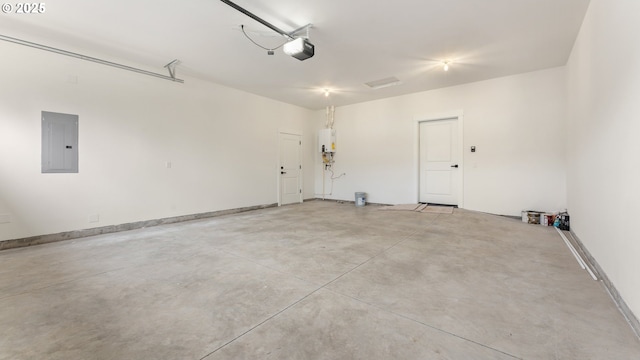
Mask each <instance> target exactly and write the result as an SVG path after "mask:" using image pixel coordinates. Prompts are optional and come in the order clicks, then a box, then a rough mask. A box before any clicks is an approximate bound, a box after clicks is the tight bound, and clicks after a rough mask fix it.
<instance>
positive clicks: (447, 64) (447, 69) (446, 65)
mask: <svg viewBox="0 0 640 360" xmlns="http://www.w3.org/2000/svg"><path fill="white" fill-rule="evenodd" d="M443 63H444V66H443V69H444V71H449V61H444V62H443Z"/></svg>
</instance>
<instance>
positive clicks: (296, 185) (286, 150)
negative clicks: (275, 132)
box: [278, 133, 302, 205]
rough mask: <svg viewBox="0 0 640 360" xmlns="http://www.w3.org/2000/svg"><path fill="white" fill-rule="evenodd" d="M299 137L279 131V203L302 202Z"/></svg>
mask: <svg viewBox="0 0 640 360" xmlns="http://www.w3.org/2000/svg"><path fill="white" fill-rule="evenodd" d="M301 138H302V137H301V136H300V135H294V134H286V133H280V169H279V170H278V171H279V174H280V175H279V183H280V185H279V186H280V205H286V204H293V203H300V202H302V162H301V161H300V159H301V148H302V141H301Z"/></svg>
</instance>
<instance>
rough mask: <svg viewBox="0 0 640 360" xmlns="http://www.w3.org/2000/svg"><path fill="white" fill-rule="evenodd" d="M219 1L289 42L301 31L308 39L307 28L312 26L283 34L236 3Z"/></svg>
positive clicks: (224, 0)
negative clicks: (304, 31) (305, 33)
mask: <svg viewBox="0 0 640 360" xmlns="http://www.w3.org/2000/svg"><path fill="white" fill-rule="evenodd" d="M220 1H222V2H223V3H225V4H227V5H229V6H231V7H232V8H234V9H236V10H238V11H239V12H241V13H243V14H245V15H247V16H248V17H250V18H252V19H253V20H255V21H257V22H259V23H260V24H262V25H264V26H266V27H268V28H269V29H271V30H273V31H275V32H277V33H278V34H280V35H282V36H284V37H286V38H287V39H289V40H295V39H296V38H295V37H294V36H295V35H296V34H297V33H299V32H301V31H303V30H306V31H307V36H306V37H307V38H309V28H310V27H312V26H313V25H312V24H307V25H305V26H303V27H300V28H298V29H296V30H293V31H292V32H290V33H288V32H285V31H284V30H282V29H280V28H279V27H277V26H275V25H273V24H271V23H270V22H267V21H266V20H264V19H262V18H261V17H259V16H258V15H255V14H254V13H252V12H250V11H249V10H246V9H245V8H243V7H241V6H240V5H238V4H236V3H234V2H232V1H229V0H220Z"/></svg>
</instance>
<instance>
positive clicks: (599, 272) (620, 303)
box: [569, 231, 640, 339]
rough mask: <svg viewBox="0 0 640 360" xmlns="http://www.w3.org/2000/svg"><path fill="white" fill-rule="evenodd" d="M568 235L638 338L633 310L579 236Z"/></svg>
mask: <svg viewBox="0 0 640 360" xmlns="http://www.w3.org/2000/svg"><path fill="white" fill-rule="evenodd" d="M569 235H570V236H569V241H570V242H571V243H572V244H573V247H574V248H575V249H576V251H578V253H579V254H580V256H581V257H582V259H583V260H585V263H586V265H587V266H588V267H589V268H590V269H591V271H593V272H594V274H595V275H596V277H597V278H598V279H601V280H602V284H603V285H604V287H605V289H607V291H608V292H609V295H610V296H611V299H613V301H614V302H615V304H616V306H617V307H618V310H620V312H621V313H622V316H624V318H625V319H626V320H627V323H628V324H629V326H631V329H632V330H633V332H634V333H635V334H636V336H637V337H638V338H639V339H640V321H638V318H637V317H636V316H635V314H634V313H633V311H631V309H629V306H627V303H626V302H624V299H623V298H622V296H620V293H619V292H618V290H617V289H616V287H615V286H614V285H613V283H612V282H611V280H609V277H608V276H607V274H606V273H605V272H604V270H603V269H602V268H601V267H600V264H598V262H597V261H596V259H595V258H594V257H593V256H592V255H591V253H589V250H587V249H586V248H585V246H584V244H583V243H582V241H581V240H580V238H579V237H578V236H577V235H576V234H575V233H574V232H573V231H570V232H569Z"/></svg>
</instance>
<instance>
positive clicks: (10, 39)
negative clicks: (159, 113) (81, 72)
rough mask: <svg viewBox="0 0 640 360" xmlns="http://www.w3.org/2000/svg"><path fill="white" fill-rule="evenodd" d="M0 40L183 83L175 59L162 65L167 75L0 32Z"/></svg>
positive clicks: (177, 62)
mask: <svg viewBox="0 0 640 360" xmlns="http://www.w3.org/2000/svg"><path fill="white" fill-rule="evenodd" d="M0 40H4V41H8V42H11V43H14V44H18V45H24V46H28V47H32V48H35V49H40V50H45V51H49V52H52V53H56V54H60V55H66V56H71V57H74V58H77V59H81V60H86V61H91V62H94V63H98V64H102V65H107V66H111V67H115V68H118V69H122V70H128V71H132V72H135V73H138V74H143V75H148V76H153V77H157V78H160V79H164V80H169V81H173V82H177V83H181V84H182V83H184V80H182V79H178V78H176V76H175V68H176V65H178V64H179V63H180V62H179V61H178V60H177V59H176V60H173V61H172V62H170V63H168V64H167V65H165V66H164V67H165V68H167V70H169V76H167V75H163V74H158V73H154V72H151V71H147V70H142V69H138V68H134V67H131V66H127V65H122V64H118V63H114V62H111V61H107V60H102V59H98V58H94V57H91V56H86V55H82V54H78V53H74V52H71V51H67V50H62V49H58V48H54V47H51V46H46V45H42V44H37V43H34V42H30V41H26V40H21V39H16V38H13V37H10V36H5V35H1V34H0Z"/></svg>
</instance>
